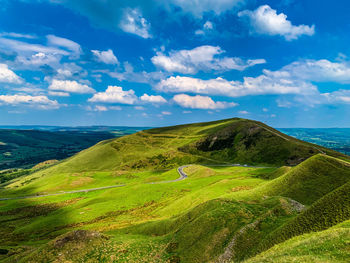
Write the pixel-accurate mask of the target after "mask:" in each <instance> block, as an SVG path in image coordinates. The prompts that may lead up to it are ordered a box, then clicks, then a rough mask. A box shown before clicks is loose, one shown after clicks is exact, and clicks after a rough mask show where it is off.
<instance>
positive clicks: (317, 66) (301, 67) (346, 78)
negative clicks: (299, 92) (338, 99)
mask: <svg viewBox="0 0 350 263" xmlns="http://www.w3.org/2000/svg"><path fill="white" fill-rule="evenodd" d="M280 72H288V73H290V74H291V75H292V77H295V78H298V79H303V80H305V81H308V80H309V81H315V82H337V83H346V84H349V83H350V63H349V62H347V61H343V62H331V61H329V60H326V59H321V60H300V61H295V62H293V63H291V64H289V65H287V66H285V67H283V68H282V69H281V70H280Z"/></svg>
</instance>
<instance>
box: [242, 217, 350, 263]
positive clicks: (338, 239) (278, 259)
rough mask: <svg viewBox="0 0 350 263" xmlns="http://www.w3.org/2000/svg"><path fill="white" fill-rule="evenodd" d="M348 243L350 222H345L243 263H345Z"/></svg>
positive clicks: (347, 254) (297, 239)
mask: <svg viewBox="0 0 350 263" xmlns="http://www.w3.org/2000/svg"><path fill="white" fill-rule="evenodd" d="M349 243H350V221H347V222H345V223H343V224H339V225H337V226H335V227H332V228H330V229H328V230H324V231H320V232H313V233H310V234H304V235H301V236H298V237H294V238H292V239H290V240H288V241H286V242H284V243H281V244H279V245H276V246H274V247H273V248H271V249H269V250H267V251H266V252H263V253H261V254H260V255H258V256H256V257H254V258H251V259H249V260H247V261H244V262H245V263H258V262H259V263H262V262H271V263H272V262H273V263H288V262H296V263H304V262H339V263H340V262H347V261H348V260H349V258H350V251H349Z"/></svg>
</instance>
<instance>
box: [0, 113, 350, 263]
mask: <svg viewBox="0 0 350 263" xmlns="http://www.w3.org/2000/svg"><path fill="white" fill-rule="evenodd" d="M245 127H249V128H248V129H246V128H245ZM232 129H233V130H234V131H232ZM223 130H224V132H223V134H221V133H220V131H221V132H222V131H223ZM276 133H277V134H278V135H276ZM227 134H228V135H229V137H230V136H231V135H232V134H234V138H241V139H242V141H244V142H247V141H251V140H252V139H254V140H253V142H254V143H252V142H250V144H249V143H248V144H249V146H248V144H247V145H246V144H245V143H243V144H242V143H241V140H238V139H234V140H233V141H235V140H237V141H236V142H237V144H235V145H233V146H232V145H231V146H230V147H231V148H230V147H229V148H227V147H226V146H227V144H226V142H227V138H224V137H225V136H226V135H227ZM230 134H231V135H230ZM212 135H215V136H216V135H220V136H221V137H220V136H219V137H220V138H222V139H223V142H224V143H223V144H221V143H220V145H221V146H222V150H210V151H207V150H200V149H199V148H200V147H199V146H200V145H202V144H203V142H205V141H207V140H209V141H211V140H212V139H213V137H212ZM248 135H249V136H248ZM222 136H224V137H222ZM237 136H238V137H237ZM240 136H242V137H240ZM284 136H285V135H282V134H280V133H278V132H277V131H275V130H273V129H272V128H269V127H265V126H264V125H263V124H261V123H256V122H253V121H247V120H242V119H230V120H224V121H218V122H212V123H200V124H192V125H183V126H175V127H167V128H160V129H152V130H148V131H144V132H139V133H137V134H134V135H129V136H125V137H123V138H119V139H116V140H109V141H104V142H101V143H99V144H97V145H96V146H94V147H92V148H89V149H87V150H84V151H83V152H81V153H79V154H77V155H75V156H74V157H71V158H69V159H68V160H66V161H63V162H61V163H59V164H57V165H54V166H52V167H49V168H47V169H44V170H41V171H39V172H37V173H34V174H32V175H29V176H26V177H24V178H17V179H16V180H14V181H13V183H11V184H9V185H7V186H6V188H5V190H3V191H2V192H0V195H2V196H9V195H24V194H33V193H45V192H58V191H61V190H70V189H85V188H91V187H99V186H104V185H112V184H121V183H126V184H127V185H128V186H126V187H123V188H119V189H109V190H105V191H97V192H90V193H79V194H71V195H64V196H55V197H47V198H42V199H28V200H13V201H8V202H1V203H0V204H1V205H0V221H1V224H2V225H3V226H4V227H2V228H1V231H0V236H1V240H0V241H1V242H0V243H1V244H2V246H3V247H4V248H5V249H9V250H10V251H12V252H13V255H12V256H11V257H10V258H9V259H8V261H7V262H11V261H13V260H14V259H15V258H16V257H20V258H23V256H25V255H27V257H25V258H23V261H24V262H30V260H32V261H33V262H47V261H49V259H52V260H53V259H57V258H59V257H60V256H59V254H60V253H61V254H62V253H65V252H67V251H68V249H72V248H79V247H82V248H83V251H82V252H81V254H78V255H75V256H76V258H78V257H80V256H82V257H84V258H85V259H86V260H87V261H88V260H92V259H96V258H99V257H104V258H105V262H112V261H113V260H114V259H113V260H111V257H112V258H113V256H117V258H116V259H115V260H116V261H117V262H140V261H144V262H155V261H159V262H163V261H167V260H172V261H173V262H176V261H178V260H181V262H205V261H208V260H209V259H213V258H215V257H218V256H220V254H222V253H223V252H224V249H225V247H226V246H227V245H228V244H229V243H230V241H232V238H234V237H236V235H237V231H240V230H241V229H242V228H243V227H244V226H246V225H247V224H249V223H252V222H255V221H256V220H258V222H259V223H258V224H257V229H258V231H251V232H249V231H247V233H246V235H243V236H242V237H240V236H239V237H238V238H241V240H243V241H244V242H245V243H244V246H243V247H239V249H238V250H236V254H235V255H234V256H235V257H236V258H240V259H241V258H244V257H245V256H246V255H248V254H249V253H248V251H249V250H251V249H252V248H254V247H258V246H259V244H261V241H262V240H264V237H266V236H273V235H274V233H277V232H278V228H279V227H282V226H287V223H288V222H293V220H295V218H299V216H297V212H296V211H295V209H293V204H292V203H290V201H289V199H288V198H284V197H278V196H285V197H290V198H295V199H297V200H300V201H301V202H302V203H304V204H311V203H314V204H315V201H316V200H317V199H319V198H321V197H322V196H323V195H325V194H327V193H329V192H331V191H332V190H334V189H335V188H337V187H339V186H341V184H344V183H345V182H346V180H348V178H349V170H350V169H349V168H348V166H347V165H346V164H345V163H344V162H342V161H340V160H337V159H334V158H331V157H327V156H322V155H317V156H315V157H313V158H311V159H310V160H308V161H306V162H304V163H302V164H301V165H299V166H297V167H294V168H291V169H290V168H280V169H276V168H265V169H258V168H243V167H213V168H208V167H203V166H192V167H189V168H187V169H186V172H187V173H188V174H189V175H190V177H189V179H187V180H185V181H180V182H176V183H172V184H158V185H156V184H155V185H148V184H144V183H146V182H153V181H162V180H169V179H175V178H177V177H178V175H177V172H176V170H175V169H172V168H174V167H177V166H179V165H181V164H188V163H205V164H208V163H215V162H218V163H222V162H226V161H227V162H228V161H229V162H235V161H237V160H239V159H237V158H238V157H237V156H238V155H239V156H244V155H245V154H246V156H248V157H249V158H248V157H247V158H248V159H249V160H248V159H245V160H244V161H247V163H248V162H252V163H267V164H270V165H279V164H281V163H283V164H284V163H285V161H286V160H294V161H295V160H301V159H304V158H307V157H309V156H311V155H314V154H317V153H318V152H319V150H321V148H317V150H315V148H314V147H315V146H313V145H311V144H306V143H302V142H300V141H298V140H295V139H293V138H291V137H288V136H286V137H284ZM282 137H283V138H282ZM230 138H231V137H230ZM231 139H232V138H231ZM218 141H220V139H219V140H218V139H216V140H215V142H214V144H213V145H215V143H217V142H218ZM186 145H187V146H186ZM243 145H244V146H243ZM275 145H279V146H280V148H282V149H283V152H284V154H285V155H282V157H283V158H287V159H283V158H282V159H279V158H277V159H275V158H268V159H265V160H262V159H260V160H258V159H256V158H257V156H258V155H261V154H263V152H264V151H265V152H267V151H266V149H269V151H270V152H269V154H272V153H273V152H275V154H276V155H278V154H279V153H280V149H278V147H275ZM270 146H271V147H270ZM179 147H180V150H179ZM215 147H216V146H215ZM237 147H238V148H237ZM263 147H265V148H266V147H267V148H266V149H265V150H264V149H263ZM237 149H238V150H237ZM233 150H235V151H236V150H237V151H238V153H239V154H238V155H236V157H234V158H233V159H232V158H231V159H230V158H229V157H228V156H229V154H230V151H233ZM311 150H312V151H311ZM321 151H326V150H324V149H322V150H321ZM328 153H329V154H333V155H334V156H337V154H334V153H333V152H328ZM268 156H269V155H268ZM341 157H343V156H341ZM239 158H241V157H239ZM283 172H286V174H283ZM264 178H265V179H264ZM315 184H319V185H320V186H321V187H319V188H315V187H313V186H314V185H315ZM286 185H287V186H288V187H287V186H286ZM306 191H309V193H308V194H306ZM267 195H268V196H271V197H269V198H266V196H267ZM273 196H277V197H273ZM218 198H219V199H218ZM320 200H321V199H320ZM316 202H317V201H316ZM311 207H313V206H311ZM307 211H308V210H307ZM82 228H83V229H88V230H90V229H91V230H95V231H100V232H104V233H106V234H107V235H108V236H109V237H110V238H109V239H104V238H102V239H96V241H92V242H96V246H94V247H90V246H86V240H84V239H82V240H80V239H78V240H75V238H73V240H71V241H69V242H68V243H67V245H66V246H63V247H55V243H54V242H55V241H52V240H53V239H55V238H57V237H58V236H59V235H61V234H64V235H66V233H67V232H69V231H71V230H75V229H82ZM253 230H255V229H253ZM62 238H64V237H62ZM282 241H283V240H282ZM38 248H39V250H36V249H38ZM189 248H190V249H189ZM234 248H236V247H234ZM266 248H267V247H266ZM264 249H265V248H264ZM16 251H17V252H16ZM116 251H118V252H117V253H116ZM120 251H121V252H120ZM237 251H239V252H238V253H237ZM244 253H247V254H244ZM155 258H156V259H157V260H155ZM72 259H74V257H73V255H69V254H67V255H66V256H65V258H63V259H62V260H61V261H64V260H72ZM0 260H1V256H0ZM196 260H197V261H196Z"/></svg>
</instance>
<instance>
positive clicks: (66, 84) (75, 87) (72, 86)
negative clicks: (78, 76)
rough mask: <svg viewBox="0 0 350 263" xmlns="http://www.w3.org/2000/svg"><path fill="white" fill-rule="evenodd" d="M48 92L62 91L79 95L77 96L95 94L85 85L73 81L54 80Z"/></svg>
mask: <svg viewBox="0 0 350 263" xmlns="http://www.w3.org/2000/svg"><path fill="white" fill-rule="evenodd" d="M49 90H53V91H63V92H69V93H79V94H87V93H95V92H96V91H95V90H94V89H93V88H91V87H89V86H88V85H86V84H80V83H79V82H77V81H75V80H58V79H54V80H52V82H51V85H50V86H49Z"/></svg>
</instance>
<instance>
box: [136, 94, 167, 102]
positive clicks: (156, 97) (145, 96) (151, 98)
mask: <svg viewBox="0 0 350 263" xmlns="http://www.w3.org/2000/svg"><path fill="white" fill-rule="evenodd" d="M140 99H141V101H144V102H150V103H166V102H167V101H166V99H164V98H163V97H162V96H159V95H148V94H146V93H145V94H143V95H142V96H141V97H140Z"/></svg>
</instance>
